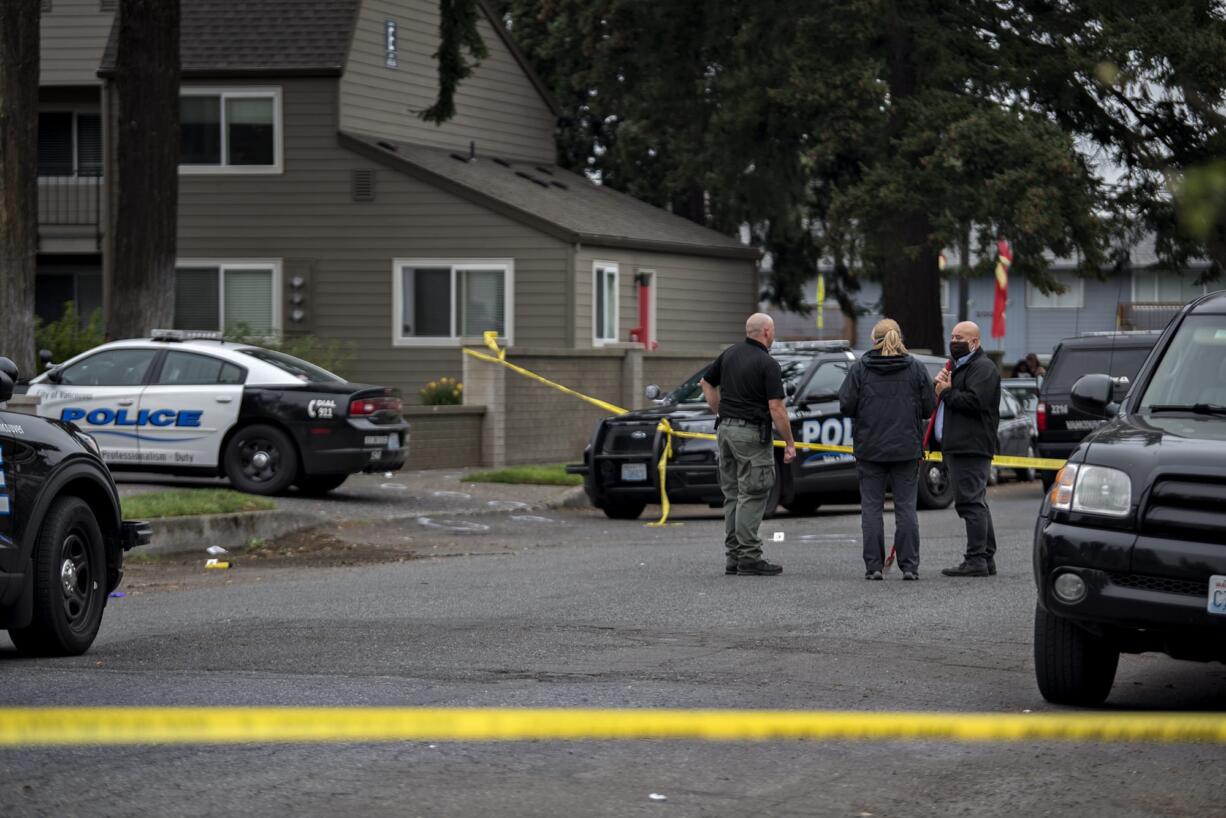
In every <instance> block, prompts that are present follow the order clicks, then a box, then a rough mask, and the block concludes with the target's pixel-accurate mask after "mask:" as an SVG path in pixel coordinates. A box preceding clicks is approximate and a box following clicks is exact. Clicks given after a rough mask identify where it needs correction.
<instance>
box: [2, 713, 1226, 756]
mask: <svg viewBox="0 0 1226 818" xmlns="http://www.w3.org/2000/svg"><path fill="white" fill-rule="evenodd" d="M639 739H677V740H700V741H792V740H819V741H833V740H865V741H897V740H927V741H932V740H941V741H960V742H961V741H965V742H971V741H997V742H1037V741H1079V742H1145V743H1190V742H1199V743H1213V744H1226V715H1223V714H1221V713H1036V714H1017V713H914V712H912V713H907V712H886V713H861V712H840V711H788V710H667V709H666V710H647V709H643V710H562V709H549V710H504V709H476V708H472V709H469V708H455V709H449V708H442V709H440V708H394V707H393V708H381V707H353V708H349V707H271V708H259V707H251V708H248V707H225V708H220V707H217V708H213V707H181V708H180V707H169V708H159V707H99V708H92V707H83V708H12V709H4V710H0V747H36V746H44V747H45V746H56V745H59V746H64V745H117V744H237V743H260V744H267V743H274V742H276V743H280V742H310V743H314V742H362V743H367V742H384V741H607V740H639Z"/></svg>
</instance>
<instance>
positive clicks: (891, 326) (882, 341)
mask: <svg viewBox="0 0 1226 818" xmlns="http://www.w3.org/2000/svg"><path fill="white" fill-rule="evenodd" d="M872 341H873V349H876V350H880V351H881V354H882V355H906V354H907V348H906V347H905V346H903V343H902V328H901V327H899V326H898V322H897V321H895V320H894V319H893V318H882V319H881V320H880V321H878V322H877V325H876V326H874V327H873V332H872Z"/></svg>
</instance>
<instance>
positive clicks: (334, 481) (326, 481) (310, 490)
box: [294, 474, 349, 497]
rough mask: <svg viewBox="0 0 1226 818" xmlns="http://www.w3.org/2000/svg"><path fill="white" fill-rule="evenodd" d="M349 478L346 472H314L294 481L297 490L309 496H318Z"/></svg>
mask: <svg viewBox="0 0 1226 818" xmlns="http://www.w3.org/2000/svg"><path fill="white" fill-rule="evenodd" d="M348 479H349V475H347V474H316V475H312V476H311V477H303V478H300V479H299V480H298V481H297V482H295V483H294V485H295V486H297V487H298V491H299V492H301V493H302V494H305V495H307V496H309V497H319V496H320V495H324V494H327V493H328V492H330V491H332V489H334V488H337V487H339V486H340V484H341V483H344V482H345V481H346V480H348Z"/></svg>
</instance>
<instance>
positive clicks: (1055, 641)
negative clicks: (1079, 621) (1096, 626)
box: [1034, 606, 1120, 707]
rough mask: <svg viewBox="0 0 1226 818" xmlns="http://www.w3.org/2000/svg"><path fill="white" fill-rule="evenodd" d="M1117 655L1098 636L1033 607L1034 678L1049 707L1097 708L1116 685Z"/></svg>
mask: <svg viewBox="0 0 1226 818" xmlns="http://www.w3.org/2000/svg"><path fill="white" fill-rule="evenodd" d="M1119 661H1120V652H1119V650H1118V649H1116V648H1115V646H1114V645H1112V644H1110V643H1109V642H1107V640H1105V639H1103V638H1102V637H1101V636H1095V635H1094V634H1092V633H1090V632H1089V631H1086V630H1083V629H1082V628H1079V627H1077V625H1075V624H1073V623H1072V622H1070V621H1069V620H1067V619H1065V618H1063V617H1060V616H1056V615H1055V614H1053V613H1051V612H1049V611H1045V610H1043V608H1042V607H1038V606H1036V607H1035V612H1034V675H1035V679H1036V681H1038V683H1039V692H1040V693H1042V694H1043V698H1044V699H1047V701H1049V702H1051V703H1052V704H1067V705H1073V706H1075V707H1097V706H1098V705H1100V704H1102V703H1103V702H1105V701H1106V700H1107V696H1108V694H1110V693H1111V685H1112V684H1114V683H1115V670H1116V668H1117V667H1118V666H1119Z"/></svg>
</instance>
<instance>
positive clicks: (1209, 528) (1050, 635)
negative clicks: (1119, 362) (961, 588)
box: [1034, 291, 1226, 705]
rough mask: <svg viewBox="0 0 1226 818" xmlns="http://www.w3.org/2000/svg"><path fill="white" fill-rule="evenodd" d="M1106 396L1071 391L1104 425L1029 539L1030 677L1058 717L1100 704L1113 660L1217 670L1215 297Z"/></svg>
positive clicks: (1219, 500) (1220, 356) (1096, 382)
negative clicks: (1145, 656)
mask: <svg viewBox="0 0 1226 818" xmlns="http://www.w3.org/2000/svg"><path fill="white" fill-rule="evenodd" d="M1116 387H1118V381H1117V380H1116V379H1114V378H1113V377H1112V376H1111V375H1110V374H1108V373H1105V372H1103V373H1095V374H1088V375H1085V376H1083V377H1081V378H1080V379H1079V380H1078V381H1077V382H1076V383H1075V384H1074V385H1073V387H1072V390H1071V392H1072V394H1071V399H1072V405H1073V407H1075V409H1076V411H1077V412H1079V413H1081V414H1083V415H1085V416H1087V417H1096V418H1099V419H1104V420H1105V422H1104V423H1103V425H1101V426H1099V427H1098V428H1097V429H1096V430H1095V431H1093V432H1092V433H1091V434H1090V435H1089V436H1088V437H1086V438H1085V439H1084V440H1083V441H1082V442H1081V443H1080V445H1078V446H1077V448H1076V450H1075V451H1074V452H1072V454H1071V456H1070V457H1069V460H1068V464H1067V465H1066V466H1065V467H1064V468H1063V469H1062V470H1061V471H1060V472H1059V474H1058V475H1057V476H1056V479H1055V482H1054V484H1053V485H1052V488H1051V491H1050V493H1049V494H1048V495H1047V496H1046V498H1045V499H1044V501H1043V505H1042V508H1041V509H1040V513H1039V517H1038V521H1037V523H1036V526H1035V534H1034V571H1035V583H1036V585H1037V586H1038V605H1037V608H1036V611H1035V623H1034V658H1035V674H1036V676H1037V681H1038V685H1039V691H1040V692H1041V693H1042V694H1043V697H1044V698H1046V699H1047V700H1048V701H1051V702H1055V703H1059V704H1072V705H1095V704H1100V703H1102V702H1103V701H1105V700H1106V698H1107V696H1108V695H1109V694H1110V691H1111V686H1112V684H1113V682H1114V680H1115V672H1116V666H1117V664H1118V662H1119V656H1120V654H1121V653H1142V652H1146V651H1158V652H1163V653H1166V654H1168V655H1170V656H1173V657H1175V658H1177V659H1192V660H1199V661H1219V662H1226V291H1224V292H1217V293H1213V294H1210V295H1207V296H1204V297H1203V298H1200V299H1198V300H1196V301H1193V302H1192V303H1190V304H1188V305H1187V306H1185V307H1184V308H1183V310H1182V311H1181V312H1180V313H1179V314H1178V315H1177V316H1176V317H1175V318H1174V319H1173V320H1172V321H1171V323H1170V324H1169V325H1168V326H1167V329H1166V331H1165V332H1163V333H1162V336H1161V337H1160V338H1159V339H1158V341H1157V344H1156V345H1154V347H1153V350H1152V352H1150V353H1149V355H1148V357H1147V358H1146V359H1145V361H1144V363H1143V364H1142V365H1141V366H1140V370H1139V372H1137V373H1136V377H1135V378H1134V379H1133V381H1132V386H1131V389H1130V390H1129V391H1128V393H1127V396H1126V397H1125V398H1124V400H1123V402H1122V404H1120V403H1115V402H1114V394H1113V391H1114V389H1115V388H1116Z"/></svg>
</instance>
